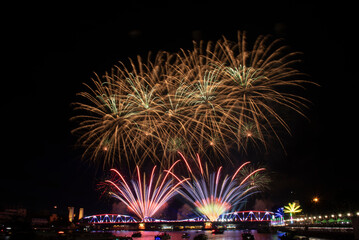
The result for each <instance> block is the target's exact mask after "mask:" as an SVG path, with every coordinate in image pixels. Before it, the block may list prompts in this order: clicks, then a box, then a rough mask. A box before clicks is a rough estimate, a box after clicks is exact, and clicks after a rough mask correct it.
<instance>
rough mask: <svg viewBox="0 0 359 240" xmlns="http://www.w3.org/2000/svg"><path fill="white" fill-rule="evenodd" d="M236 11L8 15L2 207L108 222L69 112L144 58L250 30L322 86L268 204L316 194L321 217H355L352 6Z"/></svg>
mask: <svg viewBox="0 0 359 240" xmlns="http://www.w3.org/2000/svg"><path fill="white" fill-rule="evenodd" d="M235 2H236V3H233V1H230V2H226V1H218V2H216V4H215V5H214V4H209V3H206V2H205V1H203V2H202V3H192V2H188V3H184V2H182V1H178V2H177V3H175V2H172V3H171V4H167V5H159V4H150V3H141V2H138V1H134V3H133V4H128V5H123V6H119V5H117V6H112V5H108V6H95V5H93V6H81V7H75V6H56V5H53V6H33V5H31V6H28V7H26V6H24V7H22V8H21V9H20V8H19V7H18V6H16V7H15V8H14V9H11V13H13V14H10V15H11V16H12V17H11V18H10V19H8V20H7V21H6V22H3V24H4V25H5V28H4V29H3V33H4V34H3V38H5V40H6V44H4V45H3V48H4V50H5V52H6V53H7V54H5V57H4V55H3V57H4V58H5V61H7V64H6V65H5V66H6V68H5V69H4V70H3V74H2V87H1V91H2V96H3V98H2V99H3V100H2V101H1V108H2V113H3V117H2V120H3V131H2V133H3V134H2V135H1V136H2V138H3V142H5V144H2V147H1V148H2V157H1V158H2V167H1V169H0V181H1V184H0V192H1V198H0V208H4V207H12V206H15V207H16V206H25V207H28V208H30V209H39V208H48V207H50V206H53V205H61V206H68V205H74V206H76V207H81V206H84V207H85V209H86V210H87V213H89V212H100V211H105V209H106V208H107V207H108V204H107V203H106V201H103V200H101V199H99V194H98V192H96V191H95V190H94V188H95V186H96V184H97V182H98V181H99V179H100V178H101V171H100V170H98V171H96V169H95V168H94V167H93V166H89V165H88V164H86V163H84V162H82V161H81V160H80V155H81V149H76V148H75V147H74V143H75V137H73V136H72V135H71V133H70V130H71V129H72V128H73V127H74V125H73V123H72V122H70V121H69V118H70V117H71V116H72V115H73V112H72V109H71V106H70V104H71V102H74V101H75V100H76V96H75V94H76V93H77V92H80V91H82V90H84V88H83V86H82V83H83V82H88V81H89V80H90V78H91V77H93V76H94V74H93V72H96V73H99V74H102V73H104V71H106V70H109V69H110V68H111V67H112V66H113V65H114V64H116V63H117V62H118V61H126V59H127V58H128V57H134V56H136V55H137V54H142V55H144V54H146V53H147V52H148V51H153V52H156V51H158V50H168V51H177V50H179V49H180V48H184V49H190V48H191V46H192V39H193V38H194V37H197V38H200V39H203V40H217V39H219V38H220V37H221V35H225V36H226V37H227V38H229V39H232V40H236V32H237V30H246V31H247V32H248V35H249V38H252V39H253V38H255V37H256V36H257V35H259V34H273V35H274V36H276V37H284V38H285V39H286V41H287V43H288V44H289V45H290V46H291V47H292V48H293V49H294V50H297V51H301V52H303V53H304V65H303V66H304V67H303V70H304V71H305V72H306V73H308V74H309V75H310V79H311V80H313V81H315V82H317V83H319V84H320V85H321V87H311V86H309V88H308V91H307V92H306V95H307V97H308V98H309V99H310V100H311V101H312V104H311V107H310V109H309V110H306V114H307V116H308V119H309V120H305V119H301V118H300V117H298V118H297V119H293V121H292V122H291V123H290V126H292V136H291V137H289V138H285V147H286V151H287V154H284V152H283V151H272V152H270V153H269V154H268V155H267V157H266V158H267V160H268V162H267V164H268V166H269V167H270V168H271V170H272V171H273V172H275V173H276V174H275V178H274V181H273V184H272V185H273V186H272V188H273V190H272V192H271V193H270V194H269V198H270V199H272V200H273V201H274V202H275V203H277V204H284V203H287V202H286V201H289V200H294V199H299V200H300V201H301V202H303V204H305V203H308V202H309V201H310V198H311V197H312V196H314V195H319V196H320V197H321V200H322V202H321V204H322V205H323V208H324V206H325V207H326V208H330V209H334V208H339V209H340V208H343V209H344V208H351V207H355V208H357V209H359V204H358V202H359V201H358V199H355V192H358V190H357V188H358V187H357V186H358V184H359V180H358V177H357V176H356V175H357V173H358V168H357V167H356V165H355V164H357V161H356V160H357V157H356V156H357V155H356V153H357V150H356V148H355V147H356V139H357V138H356V134H357V133H356V132H357V131H356V130H357V127H356V118H357V117H356V116H355V114H356V108H355V107H354V103H355V101H356V100H355V99H356V95H355V93H354V89H355V85H354V84H355V83H356V81H357V79H356V78H357V74H356V72H357V70H356V69H355V67H354V61H356V60H357V59H356V58H354V50H355V49H354V47H355V45H356V44H357V43H356V38H357V36H358V33H357V29H358V28H357V26H355V24H354V18H355V17H354V15H353V14H352V13H351V9H353V6H347V5H345V4H342V5H341V6H337V5H335V3H336V2H333V1H332V3H330V4H331V5H323V4H319V3H308V4H305V3H302V1H282V2H277V3H273V1H270V3H266V4H264V5H263V4H262V3H255V2H252V1H251V2H252V3H242V2H240V1H235ZM266 2H268V1H266ZM194 33H197V34H194ZM198 33H199V34H198ZM248 158H250V156H248ZM291 191H294V193H292V194H291V193H290V192H291ZM339 200H340V201H339Z"/></svg>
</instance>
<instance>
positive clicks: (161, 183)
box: [105, 161, 188, 221]
mask: <svg viewBox="0 0 359 240" xmlns="http://www.w3.org/2000/svg"><path fill="white" fill-rule="evenodd" d="M177 163H178V161H177V162H175V163H174V164H173V165H172V166H171V168H169V170H168V171H165V172H166V174H165V176H164V177H162V175H161V174H160V175H159V176H158V177H157V180H156V176H155V170H156V166H155V167H153V169H152V172H151V176H150V178H149V179H146V176H145V174H143V178H141V174H140V170H139V167H138V166H137V167H136V170H137V179H136V180H131V184H129V183H127V181H126V180H125V178H124V177H123V176H122V175H121V173H120V172H118V171H117V170H116V169H111V171H112V172H113V173H114V174H115V178H114V179H113V180H106V181H105V185H107V187H108V188H107V190H108V189H109V190H108V193H109V195H110V196H112V197H114V198H116V199H118V200H120V201H121V202H123V203H124V204H125V205H126V206H127V207H128V208H129V209H130V210H131V211H132V212H133V213H135V214H136V215H137V216H138V217H139V218H140V219H141V221H146V219H148V218H151V217H153V216H154V215H155V214H156V213H157V211H158V210H159V209H160V208H161V207H162V206H163V205H164V204H165V203H166V202H167V201H168V200H169V199H170V198H172V197H173V196H174V195H175V194H176V193H177V190H178V188H179V186H180V185H181V184H183V183H184V182H186V181H187V180H188V179H183V180H179V181H178V182H177V183H175V180H174V179H173V178H169V173H170V172H171V170H172V169H173V167H174V166H175V165H176V164H177ZM171 175H173V173H171ZM177 179H178V178H177Z"/></svg>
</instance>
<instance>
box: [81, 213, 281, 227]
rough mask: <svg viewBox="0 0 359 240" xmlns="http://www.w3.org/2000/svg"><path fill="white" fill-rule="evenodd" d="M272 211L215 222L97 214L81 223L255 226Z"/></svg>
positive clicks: (231, 215)
mask: <svg viewBox="0 0 359 240" xmlns="http://www.w3.org/2000/svg"><path fill="white" fill-rule="evenodd" d="M273 214H274V213H273V212H269V211H238V212H231V213H226V214H223V215H221V216H220V217H219V219H218V220H217V221H216V222H209V221H208V220H207V219H205V218H203V217H197V218H191V219H184V220H163V219H154V218H146V219H144V220H143V221H138V220H136V219H135V218H133V217H131V216H129V215H121V214H97V215H92V216H87V217H85V218H83V219H82V223H83V224H85V225H90V226H93V227H96V226H97V228H100V227H101V226H104V225H106V226H107V227H114V228H122V229H151V230H159V229H167V230H168V229H176V228H179V229H206V228H212V227H215V226H225V227H227V228H228V227H231V228H241V227H243V228H248V227H252V228H253V227H254V228H255V227H257V226H263V225H265V226H268V225H269V223H270V220H271V218H272V215H273Z"/></svg>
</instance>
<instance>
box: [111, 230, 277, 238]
mask: <svg viewBox="0 0 359 240" xmlns="http://www.w3.org/2000/svg"><path fill="white" fill-rule="evenodd" d="M186 232H187V233H189V234H190V238H188V239H189V240H192V239H193V238H194V237H195V236H196V235H198V234H200V233H205V234H206V235H207V236H208V240H238V239H242V233H243V231H242V230H231V231H224V233H223V234H212V232H211V231H197V230H191V231H186ZM112 233H113V235H115V236H116V237H119V236H131V235H132V234H133V233H134V231H113V232H112ZM141 233H142V237H140V238H133V239H134V240H135V239H138V240H154V239H155V236H156V235H158V234H160V233H162V232H157V231H142V232H141ZM168 233H169V234H170V235H171V240H183V238H182V234H183V233H184V231H183V232H182V231H180V232H168ZM251 233H252V234H253V235H254V238H255V239H256V240H277V239H279V238H278V235H277V234H273V233H257V231H255V230H252V231H251Z"/></svg>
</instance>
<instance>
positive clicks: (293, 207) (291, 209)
mask: <svg viewBox="0 0 359 240" xmlns="http://www.w3.org/2000/svg"><path fill="white" fill-rule="evenodd" d="M301 211H302V209H300V205H299V204H298V205H297V204H296V203H295V202H293V203H288V206H284V213H289V215H290V223H293V214H294V213H300V212H301Z"/></svg>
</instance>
